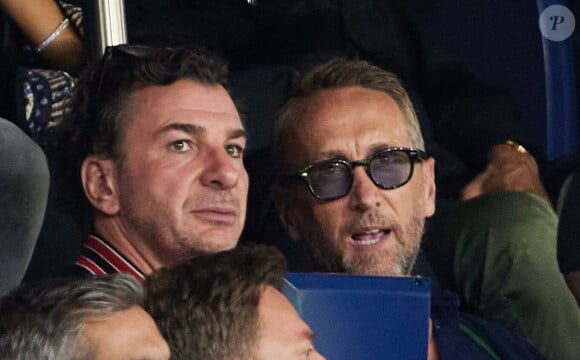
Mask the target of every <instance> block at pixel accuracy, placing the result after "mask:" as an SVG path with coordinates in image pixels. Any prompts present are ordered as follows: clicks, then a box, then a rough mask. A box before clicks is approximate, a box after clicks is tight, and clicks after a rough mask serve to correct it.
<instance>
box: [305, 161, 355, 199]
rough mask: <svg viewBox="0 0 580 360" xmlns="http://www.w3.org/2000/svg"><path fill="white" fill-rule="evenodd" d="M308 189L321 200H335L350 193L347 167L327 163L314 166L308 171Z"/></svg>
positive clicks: (350, 177) (350, 175) (337, 163)
mask: <svg viewBox="0 0 580 360" xmlns="http://www.w3.org/2000/svg"><path fill="white" fill-rule="evenodd" d="M308 178H309V182H310V188H311V189H312V192H313V193H314V195H315V196H316V197H317V198H319V199H321V200H330V199H337V198H339V197H342V196H344V195H346V194H347V193H348V192H349V191H350V187H351V184H352V173H351V171H350V168H349V167H348V165H346V164H343V163H340V162H328V163H323V164H319V165H316V166H314V167H312V168H311V169H310V171H309V177H308Z"/></svg>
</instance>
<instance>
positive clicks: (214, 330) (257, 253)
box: [145, 245, 286, 360]
mask: <svg viewBox="0 0 580 360" xmlns="http://www.w3.org/2000/svg"><path fill="white" fill-rule="evenodd" d="M285 274H286V260H285V258H284V256H283V255H282V253H280V251H278V250H277V249H276V248H274V247H271V246H265V245H256V246H240V247H238V248H235V249H233V250H228V251H224V252H220V253H216V254H212V255H207V256H203V257H198V258H195V259H192V260H190V261H188V262H185V263H182V264H180V265H177V266H175V267H173V268H169V269H161V270H160V271H158V272H156V273H154V274H152V275H151V276H150V277H149V278H148V279H147V280H146V282H145V289H146V300H145V310H147V311H148V312H149V313H150V314H151V316H152V317H153V319H154V320H155V322H156V323H157V326H158V327H159V330H160V331H161V334H162V335H163V337H164V338H165V340H167V342H168V343H169V347H170V349H171V354H172V358H175V359H204V360H218V359H219V360H222V359H251V358H253V351H255V346H256V343H257V334H258V304H259V301H260V297H261V295H262V292H263V291H264V289H265V286H267V285H270V286H273V287H275V288H277V289H279V288H280V286H281V284H282V281H283V277H284V276H285Z"/></svg>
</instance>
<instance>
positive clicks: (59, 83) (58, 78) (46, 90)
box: [18, 68, 75, 146]
mask: <svg viewBox="0 0 580 360" xmlns="http://www.w3.org/2000/svg"><path fill="white" fill-rule="evenodd" d="M18 71H19V73H20V76H19V77H20V78H21V81H20V82H19V83H20V84H22V85H21V86H22V88H21V89H22V91H23V93H22V95H23V98H24V104H23V105H24V119H23V120H24V121H23V124H24V126H25V127H26V131H27V133H28V135H29V136H30V137H31V138H32V139H33V140H34V141H36V143H38V144H39V145H40V146H46V138H45V136H44V135H45V130H46V128H48V127H51V126H54V125H56V124H58V123H59V122H60V121H61V120H62V117H63V115H64V111H65V109H66V107H67V106H68V104H69V102H70V100H71V94H72V90H73V89H74V86H75V82H74V79H73V78H72V77H71V76H70V75H69V74H68V73H67V72H65V71H60V70H43V69H25V68H19V70H18Z"/></svg>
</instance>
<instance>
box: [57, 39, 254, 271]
mask: <svg viewBox="0 0 580 360" xmlns="http://www.w3.org/2000/svg"><path fill="white" fill-rule="evenodd" d="M226 75H227V67H226V65H225V64H224V63H223V62H222V61H221V60H220V59H218V58H217V57H215V56H213V55H210V54H207V53H205V52H203V51H201V50H198V49H191V48H149V47H144V46H129V45H120V46H116V47H109V48H107V49H106V52H105V54H104V56H103V58H102V59H101V60H100V61H99V62H98V63H97V64H95V65H94V66H91V67H89V68H88V70H87V71H86V72H85V74H84V75H83V76H82V77H81V80H80V82H79V84H78V85H77V93H76V95H75V98H74V102H73V106H72V110H71V112H70V113H69V114H68V117H67V119H66V120H65V121H63V123H61V124H60V125H59V126H58V127H57V128H56V129H55V130H56V134H55V140H56V142H55V143H56V145H55V149H54V150H55V151H56V152H57V158H58V159H59V160H60V163H59V164H60V167H59V168H58V172H59V177H58V178H57V181H60V182H61V186H62V189H61V190H60V191H61V195H63V199H62V200H63V204H65V205H68V210H69V211H71V212H72V213H73V214H74V215H76V217H77V219H79V222H80V223H81V224H82V225H84V228H85V229H86V231H87V232H88V233H89V234H90V235H89V236H88V237H87V240H86V242H85V244H84V248H83V250H82V254H81V256H80V257H79V258H78V260H77V261H76V264H75V270H74V271H73V272H75V273H79V272H80V273H82V274H92V275H101V274H105V273H112V272H126V273H130V274H132V275H133V276H135V277H136V278H137V279H139V280H141V281H142V280H144V277H145V276H146V275H148V274H150V273H151V272H153V271H154V270H156V269H158V268H161V267H168V266H171V265H173V264H175V263H178V262H181V261H183V260H185V259H188V258H191V257H195V256H198V255H202V254H208V253H215V252H218V251H222V250H227V249H231V248H233V247H234V246H235V245H236V243H237V241H238V238H239V236H240V233H241V231H242V227H243V225H244V220H245V214H246V199H247V192H248V175H247V173H246V170H245V168H244V164H243V159H242V155H243V152H244V147H245V146H246V132H245V130H244V126H243V124H242V122H241V120H240V115H239V113H238V111H237V109H236V107H235V105H234V103H233V101H232V99H231V97H230V95H229V94H228V92H227V90H226V89H225V83H226Z"/></svg>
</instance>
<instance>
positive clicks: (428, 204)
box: [422, 157, 437, 217]
mask: <svg viewBox="0 0 580 360" xmlns="http://www.w3.org/2000/svg"><path fill="white" fill-rule="evenodd" d="M422 171H423V181H424V183H425V195H424V196H425V198H424V201H425V202H424V204H425V206H424V208H425V217H430V216H432V215H433V214H434V213H435V195H436V191H437V190H436V187H435V159H434V158H432V157H431V158H428V159H426V160H424V161H423V165H422Z"/></svg>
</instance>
